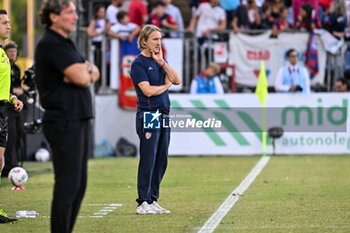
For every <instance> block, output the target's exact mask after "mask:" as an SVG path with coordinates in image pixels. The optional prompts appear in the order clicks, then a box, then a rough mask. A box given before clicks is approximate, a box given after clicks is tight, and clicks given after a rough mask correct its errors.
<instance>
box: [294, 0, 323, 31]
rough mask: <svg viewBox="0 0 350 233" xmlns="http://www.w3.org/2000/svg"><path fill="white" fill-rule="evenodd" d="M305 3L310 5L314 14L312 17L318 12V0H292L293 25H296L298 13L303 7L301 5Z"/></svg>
mask: <svg viewBox="0 0 350 233" xmlns="http://www.w3.org/2000/svg"><path fill="white" fill-rule="evenodd" d="M305 4H307V5H308V6H310V7H311V11H312V10H313V12H314V15H313V16H312V18H316V17H317V12H318V0H292V7H293V14H294V16H293V18H294V26H296V23H297V21H298V17H299V15H300V11H301V8H303V5H305Z"/></svg>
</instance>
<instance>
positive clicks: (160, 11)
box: [147, 1, 179, 37]
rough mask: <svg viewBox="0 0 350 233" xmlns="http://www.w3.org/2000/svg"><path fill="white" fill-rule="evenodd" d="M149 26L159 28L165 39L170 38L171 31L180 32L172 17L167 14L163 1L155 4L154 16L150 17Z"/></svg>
mask: <svg viewBox="0 0 350 233" xmlns="http://www.w3.org/2000/svg"><path fill="white" fill-rule="evenodd" d="M147 24H153V25H155V26H157V27H159V28H160V29H161V30H162V31H163V32H164V36H163V37H170V31H178V30H179V26H178V25H177V24H176V21H175V20H174V19H173V17H171V16H170V15H168V14H166V13H165V5H164V3H163V2H162V1H158V2H156V3H154V5H153V9H152V14H151V15H150V16H149V19H148V21H147Z"/></svg>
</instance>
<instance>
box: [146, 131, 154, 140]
mask: <svg viewBox="0 0 350 233" xmlns="http://www.w3.org/2000/svg"><path fill="white" fill-rule="evenodd" d="M151 137H152V133H151V132H146V133H145V138H146V139H147V140H148V139H150V138H151Z"/></svg>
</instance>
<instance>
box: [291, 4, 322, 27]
mask: <svg viewBox="0 0 350 233" xmlns="http://www.w3.org/2000/svg"><path fill="white" fill-rule="evenodd" d="M295 27H296V29H299V30H306V31H308V32H311V31H312V30H313V29H315V28H320V23H319V21H318V19H317V17H316V16H315V11H314V9H313V8H312V6H311V5H309V4H304V5H303V6H302V7H301V9H300V13H299V15H298V18H297V21H296V24H295Z"/></svg>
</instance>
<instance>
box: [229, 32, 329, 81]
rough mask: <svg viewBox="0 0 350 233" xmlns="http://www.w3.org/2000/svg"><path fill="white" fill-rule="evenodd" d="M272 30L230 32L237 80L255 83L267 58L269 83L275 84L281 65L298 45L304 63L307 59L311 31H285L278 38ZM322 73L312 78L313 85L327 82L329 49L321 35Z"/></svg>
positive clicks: (319, 58) (231, 55) (319, 43)
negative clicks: (249, 33)
mask: <svg viewBox="0 0 350 233" xmlns="http://www.w3.org/2000/svg"><path fill="white" fill-rule="evenodd" d="M270 34H271V32H266V33H264V34H262V35H258V36H249V35H245V34H234V33H231V35H230V42H229V43H230V57H229V64H234V65H235V75H236V82H237V83H239V84H244V85H247V86H255V85H256V83H257V78H258V76H259V69H260V61H261V60H264V61H265V67H266V73H267V76H268V81H269V86H273V85H274V82H275V79H276V76H277V72H278V70H279V68H280V67H282V66H284V65H286V64H287V58H286V57H285V53H286V51H288V50H289V49H291V48H294V49H296V50H297V51H298V54H299V60H300V62H304V60H305V56H304V53H305V51H306V46H307V41H308V38H309V34H307V33H300V32H295V33H281V34H280V35H279V36H278V38H269V36H270ZM317 44H318V46H317V48H318V74H317V75H316V76H315V77H314V78H313V79H312V80H311V84H314V83H321V84H323V82H324V75H325V66H326V52H325V50H324V48H323V45H322V43H321V41H320V39H319V38H317Z"/></svg>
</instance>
